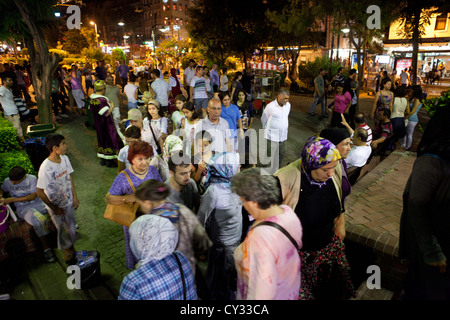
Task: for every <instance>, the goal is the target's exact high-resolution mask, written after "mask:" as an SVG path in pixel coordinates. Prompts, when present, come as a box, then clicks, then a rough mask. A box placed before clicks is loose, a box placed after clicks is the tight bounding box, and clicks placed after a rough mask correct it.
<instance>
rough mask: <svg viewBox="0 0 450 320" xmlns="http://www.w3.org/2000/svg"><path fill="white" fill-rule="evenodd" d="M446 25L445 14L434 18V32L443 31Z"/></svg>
mask: <svg viewBox="0 0 450 320" xmlns="http://www.w3.org/2000/svg"><path fill="white" fill-rule="evenodd" d="M446 25H447V14H446V13H443V14H441V15H439V16H437V17H436V26H435V28H434V30H445V27H446Z"/></svg>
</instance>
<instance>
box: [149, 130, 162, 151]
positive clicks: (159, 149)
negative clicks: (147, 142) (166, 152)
mask: <svg viewBox="0 0 450 320" xmlns="http://www.w3.org/2000/svg"><path fill="white" fill-rule="evenodd" d="M149 127H150V130H151V131H152V135H153V139H154V140H155V145H156V153H157V154H162V152H161V148H160V147H159V143H158V139H156V136H155V133H154V132H153V128H152V123H151V122H150V124H149Z"/></svg>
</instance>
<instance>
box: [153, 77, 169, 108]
mask: <svg viewBox="0 0 450 320" xmlns="http://www.w3.org/2000/svg"><path fill="white" fill-rule="evenodd" d="M150 76H151V77H152V79H153V82H152V89H153V91H154V92H155V94H156V100H158V101H159V103H160V104H161V110H162V112H163V114H166V113H167V111H168V110H169V95H170V92H171V91H172V90H171V89H170V87H169V84H168V83H167V81H166V80H163V79H161V78H160V72H159V70H158V69H154V70H152V72H151V73H150Z"/></svg>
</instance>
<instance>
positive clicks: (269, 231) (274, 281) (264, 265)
mask: <svg viewBox="0 0 450 320" xmlns="http://www.w3.org/2000/svg"><path fill="white" fill-rule="evenodd" d="M281 207H282V208H283V210H284V212H283V213H282V214H280V215H278V216H274V217H270V218H267V219H265V220H264V221H272V222H275V223H277V224H279V225H280V226H282V227H283V228H284V229H286V231H288V232H289V234H290V235H291V236H292V237H293V238H294V239H295V240H296V241H297V244H298V246H299V248H301V247H302V241H301V239H302V226H301V223H300V220H299V218H298V217H297V215H296V214H295V212H294V211H293V210H292V209H291V208H290V207H288V206H286V205H282V206H281ZM234 260H235V265H236V270H237V274H238V279H237V299H238V300H298V294H299V290H300V257H299V255H298V253H297V249H296V248H295V247H294V245H293V244H292V243H291V241H290V240H289V239H288V238H287V237H286V236H285V235H284V234H283V233H281V231H279V230H277V229H276V228H274V227H271V226H261V227H258V228H254V229H253V228H252V229H251V230H250V231H249V233H248V234H247V237H246V238H245V241H244V242H243V243H242V244H241V245H240V246H239V247H237V248H236V250H235V252H234Z"/></svg>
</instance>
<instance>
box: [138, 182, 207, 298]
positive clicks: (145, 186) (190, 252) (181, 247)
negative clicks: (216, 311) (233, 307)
mask: <svg viewBox="0 0 450 320" xmlns="http://www.w3.org/2000/svg"><path fill="white" fill-rule="evenodd" d="M169 194H170V188H169V187H168V186H167V185H165V184H164V183H162V182H160V181H156V180H148V181H145V182H143V183H142V184H141V185H140V186H139V188H137V190H136V194H135V195H136V199H137V201H138V202H139V204H140V208H141V211H142V212H143V213H145V214H152V215H157V216H160V217H164V218H168V219H169V220H170V221H171V222H172V223H173V224H174V225H175V227H176V228H177V230H178V232H179V241H178V244H177V247H176V249H177V250H178V251H180V252H182V253H183V254H184V255H185V256H186V257H187V258H188V260H189V263H190V265H191V268H192V272H193V273H194V276H195V278H196V279H200V277H201V273H200V272H197V273H199V274H198V275H197V274H196V266H197V263H198V262H199V261H205V260H206V255H207V251H208V249H209V248H210V247H211V245H212V242H211V240H210V239H209V237H208V235H207V233H206V231H205V228H204V227H203V226H202V225H201V224H200V222H199V220H198V219H197V216H196V215H195V214H194V213H193V212H192V211H191V210H190V209H189V208H188V207H186V206H185V205H183V204H181V203H177V204H175V203H172V202H170V201H167V197H168V196H169ZM201 279H202V280H203V278H201ZM203 281H204V280H203ZM202 283H203V282H202ZM198 293H199V295H200V294H201V293H203V291H202V292H200V291H198ZM202 298H203V297H202Z"/></svg>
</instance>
